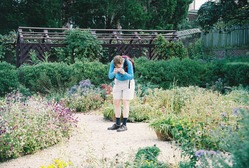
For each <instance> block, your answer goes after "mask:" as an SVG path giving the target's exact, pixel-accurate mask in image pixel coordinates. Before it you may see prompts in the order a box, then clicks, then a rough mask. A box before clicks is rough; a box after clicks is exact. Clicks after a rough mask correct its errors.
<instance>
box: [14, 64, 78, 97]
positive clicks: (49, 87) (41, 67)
mask: <svg viewBox="0 0 249 168" xmlns="http://www.w3.org/2000/svg"><path fill="white" fill-rule="evenodd" d="M18 71H19V81H20V83H21V84H23V85H24V86H25V87H26V88H29V89H30V90H31V91H32V92H39V93H51V92H54V91H65V90H66V89H67V88H68V87H70V86H72V78H73V68H72V67H70V66H68V65H67V64H64V63H39V64H37V65H32V66H30V65H24V66H21V67H20V68H19V69H18Z"/></svg>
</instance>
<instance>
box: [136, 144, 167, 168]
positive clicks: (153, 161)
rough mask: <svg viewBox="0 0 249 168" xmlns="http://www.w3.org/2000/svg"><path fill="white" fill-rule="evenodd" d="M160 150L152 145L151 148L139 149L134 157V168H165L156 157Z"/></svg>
mask: <svg viewBox="0 0 249 168" xmlns="http://www.w3.org/2000/svg"><path fill="white" fill-rule="evenodd" d="M159 153H160V149H159V148H158V147H157V146H156V145H154V146H152V147H145V148H140V149H139V150H138V152H137V153H136V156H135V167H143V168H154V167H158V168H166V167H167V165H165V164H164V163H161V162H159V161H158V159H157V157H158V155H159Z"/></svg>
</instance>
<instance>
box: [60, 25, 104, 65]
mask: <svg viewBox="0 0 249 168" xmlns="http://www.w3.org/2000/svg"><path fill="white" fill-rule="evenodd" d="M65 43H66V44H67V46H66V53H68V55H69V57H70V58H71V59H70V62H71V63H74V62H75V59H76V58H78V59H79V60H83V58H87V59H89V60H90V61H93V60H101V59H102V46H101V45H100V42H99V41H98V40H97V39H96V38H95V37H94V36H93V35H92V34H91V32H90V31H81V30H79V29H73V30H70V31H68V32H67V36H66V40H65Z"/></svg>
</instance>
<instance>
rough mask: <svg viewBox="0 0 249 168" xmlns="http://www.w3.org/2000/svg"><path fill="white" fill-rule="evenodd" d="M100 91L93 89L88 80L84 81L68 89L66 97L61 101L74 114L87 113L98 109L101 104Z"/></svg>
mask: <svg viewBox="0 0 249 168" xmlns="http://www.w3.org/2000/svg"><path fill="white" fill-rule="evenodd" d="M101 91H102V90H100V89H99V88H96V87H94V86H93V85H92V84H91V81H90V80H84V81H80V82H79V85H75V86H73V87H72V88H70V89H69V92H68V96H67V97H66V98H63V99H62V100H61V101H62V102H63V104H65V105H66V107H68V108H70V109H72V110H74V111H76V112H88V111H90V110H95V109H98V108H100V107H101V105H102V104H103V101H104V99H103V97H101V96H102V94H101Z"/></svg>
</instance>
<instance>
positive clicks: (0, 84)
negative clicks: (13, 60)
mask: <svg viewBox="0 0 249 168" xmlns="http://www.w3.org/2000/svg"><path fill="white" fill-rule="evenodd" d="M0 76H1V78H0V96H4V95H5V94H7V93H9V92H11V91H13V90H15V89H17V88H18V86H19V82H18V74H17V70H16V69H15V67H14V66H13V65H11V64H9V63H7V62H0Z"/></svg>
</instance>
